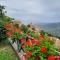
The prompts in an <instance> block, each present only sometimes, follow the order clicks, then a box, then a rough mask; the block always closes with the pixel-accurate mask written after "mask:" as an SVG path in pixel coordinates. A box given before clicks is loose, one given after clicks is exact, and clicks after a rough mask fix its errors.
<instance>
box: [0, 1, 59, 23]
mask: <svg viewBox="0 0 60 60" xmlns="http://www.w3.org/2000/svg"><path fill="white" fill-rule="evenodd" d="M0 4H1V5H4V6H6V11H7V15H8V16H11V17H13V18H15V19H17V20H21V21H23V22H24V23H30V22H32V23H52V22H60V0H0Z"/></svg>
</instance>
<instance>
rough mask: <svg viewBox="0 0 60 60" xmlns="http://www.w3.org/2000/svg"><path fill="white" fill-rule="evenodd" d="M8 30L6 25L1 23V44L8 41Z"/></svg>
mask: <svg viewBox="0 0 60 60" xmlns="http://www.w3.org/2000/svg"><path fill="white" fill-rule="evenodd" d="M6 31H7V30H6V29H5V28H4V25H3V24H2V23H0V42H1V41H2V40H6V39H7V36H6Z"/></svg>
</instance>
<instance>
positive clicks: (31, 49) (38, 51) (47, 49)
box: [22, 33, 58, 60]
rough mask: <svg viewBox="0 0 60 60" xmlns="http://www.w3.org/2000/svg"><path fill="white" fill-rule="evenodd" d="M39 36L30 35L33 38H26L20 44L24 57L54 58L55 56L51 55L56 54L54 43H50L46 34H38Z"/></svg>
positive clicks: (45, 59) (32, 58)
mask: <svg viewBox="0 0 60 60" xmlns="http://www.w3.org/2000/svg"><path fill="white" fill-rule="evenodd" d="M31 34H32V33H31ZM34 34H35V33H34ZM34 34H32V35H34ZM39 36H40V37H38V38H37V37H35V36H31V37H33V39H28V40H27V41H26V42H25V44H24V45H22V48H23V49H24V53H26V58H27V59H28V60H35V59H38V60H54V59H55V58H53V57H54V56H57V55H58V53H57V48H55V46H54V44H51V43H50V42H49V41H48V40H49V39H48V35H47V34H44V35H41V34H40V35H39ZM41 38H42V40H41ZM52 56H53V57H52ZM38 57H39V58H38Z"/></svg>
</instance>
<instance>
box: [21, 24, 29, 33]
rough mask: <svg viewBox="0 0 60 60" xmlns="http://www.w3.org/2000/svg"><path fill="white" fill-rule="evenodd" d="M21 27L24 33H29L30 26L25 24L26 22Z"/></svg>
mask: <svg viewBox="0 0 60 60" xmlns="http://www.w3.org/2000/svg"><path fill="white" fill-rule="evenodd" d="M21 29H22V31H23V32H24V33H28V31H29V29H28V27H27V26H25V25H24V24H22V26H21Z"/></svg>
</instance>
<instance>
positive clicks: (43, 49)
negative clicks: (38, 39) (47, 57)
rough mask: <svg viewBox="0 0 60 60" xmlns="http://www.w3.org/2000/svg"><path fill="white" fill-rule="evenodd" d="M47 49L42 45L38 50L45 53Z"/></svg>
mask: <svg viewBox="0 0 60 60" xmlns="http://www.w3.org/2000/svg"><path fill="white" fill-rule="evenodd" d="M47 51H48V49H47V48H46V47H43V48H41V49H40V52H42V53H47Z"/></svg>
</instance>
